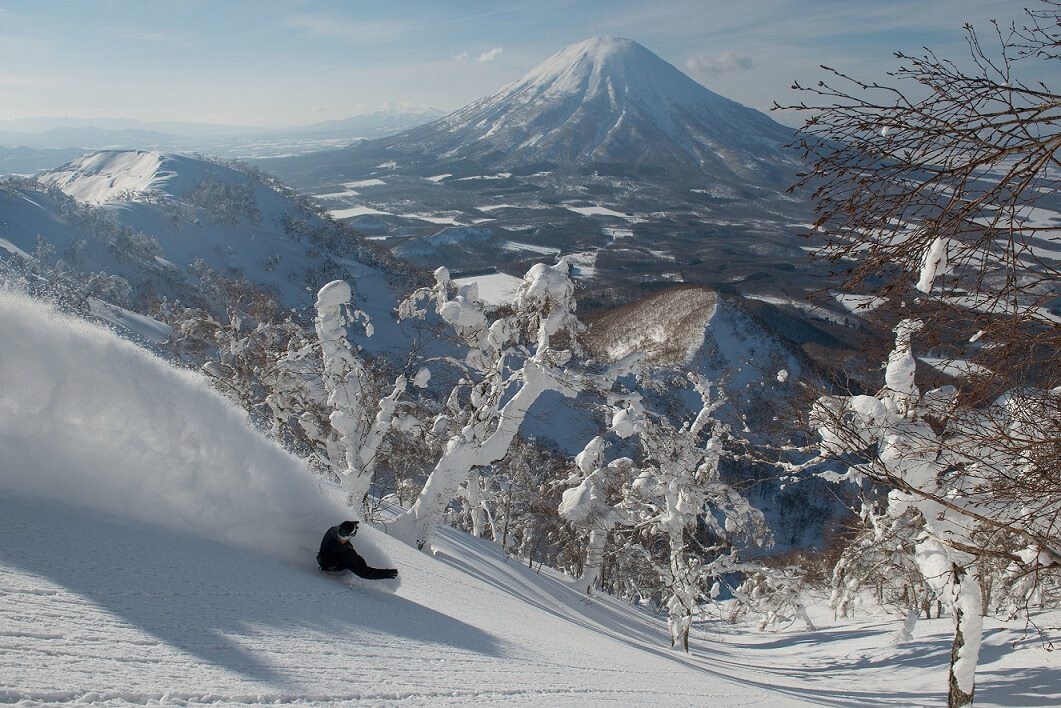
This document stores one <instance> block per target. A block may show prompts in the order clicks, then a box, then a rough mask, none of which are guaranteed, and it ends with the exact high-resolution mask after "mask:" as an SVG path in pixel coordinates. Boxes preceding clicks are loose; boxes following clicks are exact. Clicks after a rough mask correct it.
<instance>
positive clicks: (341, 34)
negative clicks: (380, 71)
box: [284, 15, 399, 42]
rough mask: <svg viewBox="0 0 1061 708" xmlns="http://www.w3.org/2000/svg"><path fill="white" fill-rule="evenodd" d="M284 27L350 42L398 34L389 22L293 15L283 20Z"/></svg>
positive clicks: (385, 37)
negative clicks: (353, 20)
mask: <svg viewBox="0 0 1061 708" xmlns="http://www.w3.org/2000/svg"><path fill="white" fill-rule="evenodd" d="M284 26H286V27H291V28H292V29H297V30H302V31H304V32H310V33H311V34H316V35H320V36H322V37H335V38H337V39H345V40H347V41H351V42H368V41H375V40H382V39H391V38H393V37H395V36H396V35H397V34H398V32H399V27H398V25H396V24H393V23H389V22H351V21H349V20H340V19H337V18H334V17H323V16H321V15H293V16H291V17H288V18H287V19H286V20H284Z"/></svg>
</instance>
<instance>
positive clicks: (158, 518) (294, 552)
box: [0, 293, 380, 564]
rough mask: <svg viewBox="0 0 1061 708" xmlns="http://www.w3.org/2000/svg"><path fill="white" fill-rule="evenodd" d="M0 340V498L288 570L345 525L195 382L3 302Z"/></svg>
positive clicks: (280, 454) (17, 298)
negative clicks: (282, 563)
mask: <svg viewBox="0 0 1061 708" xmlns="http://www.w3.org/2000/svg"><path fill="white" fill-rule="evenodd" d="M0 332H2V333H3V334H2V336H0V489H2V490H10V491H14V492H16V493H26V494H32V495H36V496H39V497H43V498H45V499H49V500H55V501H59V502H63V503H66V504H71V505H76V506H82V507H87V508H90V509H94V510H97V511H101V512H105V513H110V514H115V515H117V516H120V517H123V518H127V519H131V520H135V521H140V522H148V523H150V524H154V525H158V526H161V527H164V528H166V529H169V530H171V531H175V532H178V533H183V534H189V535H194V536H201V537H206V538H209V539H212V540H215V541H219V542H222V543H226V544H230V545H233V546H236V547H239V548H244V549H254V550H256V551H260V552H264V553H266V554H268V555H272V556H275V557H279V558H282V559H284V560H290V561H294V562H299V563H300V564H306V563H313V557H314V553H315V552H316V547H317V544H318V543H319V542H320V538H321V535H322V534H323V533H324V530H325V529H326V528H328V527H329V526H331V525H334V524H335V523H338V521H339V520H341V519H343V518H346V516H347V515H348V511H347V510H344V508H343V507H342V506H341V505H340V504H339V503H338V502H337V501H335V500H333V499H331V498H329V496H328V495H327V494H326V492H324V491H322V490H321V488H320V487H319V485H318V483H317V481H316V480H315V478H314V477H313V475H312V474H311V473H310V472H309V471H307V470H306V468H305V466H304V465H303V464H302V463H301V462H300V461H299V460H298V459H297V458H296V457H294V456H292V455H290V454H289V453H287V452H286V451H284V450H283V449H282V448H280V447H279V446H277V445H276V444H274V443H273V442H271V441H269V440H268V439H266V438H265V437H264V436H262V435H260V434H259V433H258V432H257V431H255V430H254V429H253V428H252V427H250V425H249V424H248V423H247V421H246V415H245V413H244V412H243V411H241V410H239V409H238V408H236V407H235V406H233V405H232V404H231V403H229V402H228V401H226V400H225V399H224V398H223V397H222V396H221V395H219V394H218V393H216V392H215V391H214V390H213V389H212V388H210V386H209V385H208V384H207V382H206V380H205V379H204V378H203V377H201V376H200V375H199V374H197V373H193V372H190V371H185V370H181V369H176V368H173V367H171V366H170V365H168V364H167V363H166V362H164V361H163V360H162V359H159V358H157V357H155V356H154V355H152V354H150V353H148V352H147V351H145V350H143V349H140V348H139V347H137V346H136V345H134V344H132V343H130V342H127V341H125V340H123V339H121V338H119V337H118V336H117V335H115V334H113V333H112V332H110V331H108V330H105V329H102V328H100V327H97V326H95V325H92V324H90V323H87V322H84V321H81V320H76V319H73V318H70V317H67V316H64V315H60V314H58V313H56V312H55V311H54V310H51V309H49V307H48V306H46V305H45V304H42V303H40V302H38V301H35V300H33V299H31V298H28V297H25V296H22V295H17V294H13V293H0ZM74 533H75V534H76V531H74ZM362 536H366V537H369V536H371V534H367V533H366V534H362V535H360V536H359V537H358V540H359V544H358V550H359V551H367V553H364V555H366V557H368V558H369V560H370V562H371V561H376V560H380V557H379V556H380V554H379V553H378V551H376V550H375V549H373V548H371V546H372V544H371V541H370V540H369V538H364V539H363V538H362Z"/></svg>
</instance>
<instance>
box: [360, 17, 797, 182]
mask: <svg viewBox="0 0 1061 708" xmlns="http://www.w3.org/2000/svg"><path fill="white" fill-rule="evenodd" d="M791 135H792V131H791V130H790V129H788V128H785V127H784V126H782V125H779V124H778V123H776V122H774V121H773V120H771V119H770V118H768V117H767V116H765V115H763V114H762V113H760V112H758V111H756V110H753V109H751V108H746V107H744V106H742V105H740V104H739V103H736V102H734V101H731V100H729V99H727V98H724V97H722V96H719V95H718V94H715V93H712V92H711V91H709V90H708V89H706V88H704V87H703V86H701V85H700V84H698V83H697V82H695V81H693V80H692V79H691V78H689V77H688V76H686V75H685V74H683V73H682V72H681V71H680V70H679V69H677V68H676V67H674V66H673V65H671V64H669V63H667V62H666V61H664V60H663V59H661V58H660V57H658V56H656V55H655V54H653V53H652V52H651V51H649V50H648V49H646V48H645V47H643V46H641V45H640V44H638V43H637V42H635V41H633V40H630V39H622V38H615V37H592V38H590V39H587V40H584V41H581V42H578V43H576V44H572V45H571V46H569V47H567V48H565V49H563V50H561V51H559V52H557V53H556V54H554V55H553V56H551V57H549V58H548V59H546V60H545V61H544V62H542V63H541V64H540V65H538V66H537V67H535V68H534V69H532V70H531V71H530V72H528V73H527V74H526V75H525V76H523V77H522V78H521V79H519V80H517V81H515V82H513V83H511V84H509V85H507V86H505V87H504V88H502V89H501V90H500V91H498V92H497V93H495V94H493V95H492V96H488V97H486V98H483V99H481V100H479V101H476V102H475V103H472V104H470V105H468V106H465V107H464V108H462V109H460V110H458V111H456V112H454V113H451V114H450V115H448V116H446V117H445V118H442V119H441V120H438V121H436V122H434V123H430V124H428V125H425V126H420V127H418V128H413V129H410V130H408V131H406V132H404V133H400V134H398V135H396V136H394V137H392V138H385V139H383V140H381V141H379V143H378V146H379V147H382V148H383V149H384V150H391V151H394V152H396V153H399V154H406V155H420V156H431V155H433V156H435V157H436V158H438V159H439V160H440V162H444V161H446V160H470V161H472V162H474V163H479V164H480V165H482V166H483V167H492V168H501V169H504V168H510V167H521V166H531V165H541V164H551V165H554V166H557V167H562V166H574V167H577V168H585V167H587V166H592V165H595V164H598V165H604V164H607V165H610V166H613V167H614V166H617V165H622V166H626V168H624V169H626V170H627V171H636V170H638V169H641V168H646V169H647V170H649V172H650V173H651V174H666V175H669V176H670V177H672V178H676V179H682V180H685V179H689V178H694V179H702V177H703V176H704V175H710V176H714V177H716V178H718V179H719V180H722V181H724V182H730V183H735V182H746V181H751V182H753V183H757V184H765V183H770V184H772V183H775V182H776V183H780V182H783V181H784V180H783V178H782V177H781V172H780V171H779V166H780V167H781V168H782V171H783V169H784V168H786V167H790V166H791V164H792V161H791V159H790V158H789V156H788V155H786V154H785V152H784V151H783V150H782V149H781V146H782V145H784V143H785V142H787V141H788V140H789V139H790V138H791Z"/></svg>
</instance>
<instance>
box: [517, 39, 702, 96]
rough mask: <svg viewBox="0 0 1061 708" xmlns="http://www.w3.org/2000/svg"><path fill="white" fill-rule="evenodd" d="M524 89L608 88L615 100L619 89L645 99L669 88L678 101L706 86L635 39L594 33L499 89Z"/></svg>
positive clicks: (591, 93)
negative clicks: (593, 35) (595, 35)
mask: <svg viewBox="0 0 1061 708" xmlns="http://www.w3.org/2000/svg"><path fill="white" fill-rule="evenodd" d="M524 90H537V91H541V92H556V93H580V94H583V95H585V96H587V97H590V96H595V95H597V94H599V93H608V94H610V96H611V97H612V98H615V99H617V98H619V96H617V95H615V94H616V93H617V92H618V93H621V94H627V95H636V96H639V97H643V98H647V97H649V96H651V95H654V94H660V93H667V94H668V98H669V99H670V100H675V99H678V98H681V97H682V94H685V97H687V98H688V97H689V94H693V95H695V94H696V93H698V92H703V91H704V88H703V87H702V86H700V85H699V84H697V83H696V82H694V81H693V80H692V79H690V78H689V77H687V76H685V75H684V74H682V73H681V72H680V71H678V70H677V69H675V68H674V67H673V66H671V65H670V64H668V63H667V62H665V61H663V60H662V59H660V58H659V57H658V56H656V55H655V54H653V53H652V52H650V51H649V50H647V49H645V48H644V47H643V46H641V45H640V44H638V43H637V42H635V41H634V40H632V39H625V38H622V37H591V38H589V39H585V40H583V41H581V42H577V43H575V44H572V45H570V46H568V47H566V48H564V49H562V50H560V51H559V52H557V53H556V54H554V55H553V56H551V57H549V58H548V59H546V60H545V61H544V62H542V63H541V64H539V65H538V66H536V67H535V68H534V69H531V70H530V71H529V72H528V73H527V74H526V75H525V76H524V77H523V78H522V79H520V80H519V81H516V82H515V83H514V84H510V85H509V86H508V87H506V88H504V89H502V90H501V91H500V94H512V93H519V92H522V91H524Z"/></svg>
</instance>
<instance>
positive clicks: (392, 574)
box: [317, 526, 398, 580]
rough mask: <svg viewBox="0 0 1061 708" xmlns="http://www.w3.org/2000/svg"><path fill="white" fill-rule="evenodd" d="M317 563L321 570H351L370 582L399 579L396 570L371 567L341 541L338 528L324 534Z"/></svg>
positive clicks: (351, 547)
mask: <svg viewBox="0 0 1061 708" xmlns="http://www.w3.org/2000/svg"><path fill="white" fill-rule="evenodd" d="M317 563H318V565H320V567H321V570H329V571H334V570H349V571H351V572H353V573H354V574H355V575H359V576H361V577H362V578H367V579H369V580H380V579H383V578H396V577H398V571H397V570H395V569H394V568H372V567H370V566H369V564H368V563H366V562H365V559H364V558H362V557H361V556H359V555H358V554H357V551H355V550H354V547H353V546H352V545H350V544H349V543H343V542H342V541H340V540H339V527H338V526H332V527H331V528H330V529H328V531H327V532H326V533H325V534H324V538H323V539H322V540H321V549H320V551H318V552H317Z"/></svg>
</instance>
